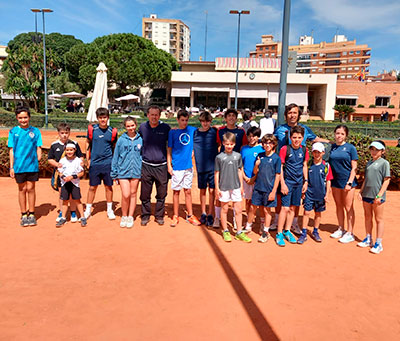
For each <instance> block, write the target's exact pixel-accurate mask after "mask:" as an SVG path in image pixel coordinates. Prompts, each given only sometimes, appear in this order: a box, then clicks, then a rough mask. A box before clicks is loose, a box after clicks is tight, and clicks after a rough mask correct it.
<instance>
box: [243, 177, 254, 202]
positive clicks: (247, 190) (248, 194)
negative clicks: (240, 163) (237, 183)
mask: <svg viewBox="0 0 400 341" xmlns="http://www.w3.org/2000/svg"><path fill="white" fill-rule="evenodd" d="M253 190H254V184H253V185H249V184H247V183H246V181H243V192H244V198H245V199H246V200H250V199H251V198H252V195H253Z"/></svg>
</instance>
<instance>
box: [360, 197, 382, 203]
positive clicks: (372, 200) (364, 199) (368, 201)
mask: <svg viewBox="0 0 400 341" xmlns="http://www.w3.org/2000/svg"><path fill="white" fill-rule="evenodd" d="M362 200H363V201H365V202H367V203H368V204H373V203H374V201H375V199H373V198H366V197H362ZM384 202H385V200H384V199H381V204H383V203H384Z"/></svg>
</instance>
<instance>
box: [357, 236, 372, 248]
mask: <svg viewBox="0 0 400 341" xmlns="http://www.w3.org/2000/svg"><path fill="white" fill-rule="evenodd" d="M357 246H358V247H369V246H372V239H368V238H367V237H365V238H364V240H363V241H362V242H359V243H358V244H357Z"/></svg>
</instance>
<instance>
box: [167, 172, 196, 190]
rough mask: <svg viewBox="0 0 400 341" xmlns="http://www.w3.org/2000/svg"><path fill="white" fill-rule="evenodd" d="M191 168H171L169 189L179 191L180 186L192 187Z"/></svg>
mask: <svg viewBox="0 0 400 341" xmlns="http://www.w3.org/2000/svg"><path fill="white" fill-rule="evenodd" d="M192 182H193V168H189V169H184V170H173V171H172V178H171V189H172V190H174V191H180V190H181V189H182V188H185V189H190V188H192Z"/></svg>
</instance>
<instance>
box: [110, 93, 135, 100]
mask: <svg viewBox="0 0 400 341" xmlns="http://www.w3.org/2000/svg"><path fill="white" fill-rule="evenodd" d="M139 98H140V97H139V96H136V95H133V94H129V95H125V96H122V97H118V98H116V99H115V100H116V101H132V100H138V99H139Z"/></svg>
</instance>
